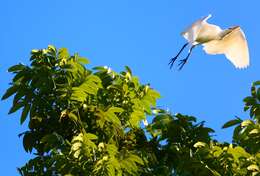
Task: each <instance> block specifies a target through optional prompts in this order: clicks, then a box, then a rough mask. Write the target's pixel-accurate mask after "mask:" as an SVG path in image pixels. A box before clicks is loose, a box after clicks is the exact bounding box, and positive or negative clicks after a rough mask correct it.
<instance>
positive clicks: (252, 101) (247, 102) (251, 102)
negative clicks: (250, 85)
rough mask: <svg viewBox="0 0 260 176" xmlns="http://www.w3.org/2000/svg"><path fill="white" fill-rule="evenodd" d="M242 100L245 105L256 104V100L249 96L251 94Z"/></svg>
mask: <svg viewBox="0 0 260 176" xmlns="http://www.w3.org/2000/svg"><path fill="white" fill-rule="evenodd" d="M243 101H244V102H245V103H246V105H247V106H248V105H255V104H256V100H255V99H254V98H253V97H251V96H248V97H246V98H244V100H243Z"/></svg>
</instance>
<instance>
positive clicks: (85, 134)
mask: <svg viewBox="0 0 260 176" xmlns="http://www.w3.org/2000/svg"><path fill="white" fill-rule="evenodd" d="M30 62H31V63H30V65H24V64H18V65H14V66H12V67H10V68H9V70H8V71H9V72H11V73H13V74H14V77H13V79H12V82H11V87H10V88H9V89H7V91H6V92H5V94H4V95H3V97H2V100H4V99H7V98H9V97H12V98H13V105H12V107H11V108H10V111H9V113H14V112H16V111H18V110H19V109H20V110H21V111H19V112H21V116H20V123H21V124H23V123H24V122H25V121H26V119H27V118H28V119H27V120H28V130H27V131H25V132H22V133H21V134H19V136H20V137H22V138H23V146H24V150H25V151H26V152H30V153H31V152H33V153H34V156H35V157H34V158H32V159H30V160H29V161H28V162H27V163H26V164H25V165H24V166H22V167H20V168H19V169H18V171H19V173H20V174H21V175H25V176H27V175H28V176H30V175H39V176H40V175H52V176H59V175H66V176H78V175H79V176H83V175H108V176H114V175H115V176H121V175H144V176H146V175H147V176H149V175H151V176H152V175H158V176H159V175H161V176H166V175H180V176H192V175H201V176H204V175H205V176H208V175H213V176H223V175H227V176H229V175H230V176H231V175H232V176H246V175H250V176H251V175H252V176H257V175H260V168H259V167H260V124H259V120H260V88H259V86H260V81H256V82H254V83H253V84H252V87H251V95H250V96H248V97H246V98H245V99H244V102H245V108H244V110H245V111H249V118H248V119H246V120H242V119H241V118H239V117H236V118H235V119H233V120H230V121H228V122H227V123H226V124H224V125H223V128H228V127H231V126H235V128H234V133H233V141H232V143H221V142H218V141H217V140H215V139H214V138H213V137H212V136H213V134H214V130H213V129H211V128H208V127H206V126H205V125H204V122H197V119H196V118H195V117H193V116H187V115H182V114H179V113H177V114H174V115H173V114H172V113H171V112H168V111H166V110H164V109H161V108H158V107H157V105H156V100H157V99H158V98H160V94H159V92H157V91H156V90H154V89H153V88H152V87H151V86H150V85H149V84H141V83H140V82H139V80H138V77H136V76H134V75H133V74H132V71H131V70H130V68H129V67H125V70H124V71H122V72H120V73H117V72H115V71H113V70H111V69H110V68H108V67H95V68H93V69H89V68H86V67H85V65H86V64H88V63H89V60H88V59H86V58H84V57H81V56H80V55H79V54H77V53H76V54H74V55H70V54H69V52H68V50H67V49H65V48H61V49H57V48H55V47H54V46H51V45H50V46H48V48H46V49H39V50H32V52H31V57H30ZM147 117H149V118H152V119H153V120H152V122H151V123H150V124H149V125H147V126H146V125H142V121H145V119H146V118H147Z"/></svg>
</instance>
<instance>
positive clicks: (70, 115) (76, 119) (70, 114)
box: [69, 112, 78, 122]
mask: <svg viewBox="0 0 260 176" xmlns="http://www.w3.org/2000/svg"><path fill="white" fill-rule="evenodd" d="M69 118H70V119H71V120H72V121H74V122H77V121H78V116H76V115H75V114H74V113H73V112H70V113H69Z"/></svg>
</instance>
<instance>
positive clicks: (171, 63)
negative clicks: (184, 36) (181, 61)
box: [168, 56, 178, 69]
mask: <svg viewBox="0 0 260 176" xmlns="http://www.w3.org/2000/svg"><path fill="white" fill-rule="evenodd" d="M177 58H178V57H177V56H176V57H173V58H171V60H170V62H169V64H168V65H170V69H171V68H172V67H173V64H174V62H175V61H176V59H177Z"/></svg>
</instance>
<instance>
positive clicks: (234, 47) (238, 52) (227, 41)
mask: <svg viewBox="0 0 260 176" xmlns="http://www.w3.org/2000/svg"><path fill="white" fill-rule="evenodd" d="M203 45H204V48H203V49H204V50H205V52H206V53H207V54H225V56H226V57H227V59H228V60H229V61H230V62H231V63H232V64H234V66H235V67H236V68H246V67H247V66H249V51H248V45H247V41H246V37H245V34H244V32H243V31H242V29H241V28H240V27H236V28H234V29H233V30H232V31H231V32H228V33H227V34H226V35H224V36H223V38H222V39H221V40H212V41H210V42H207V43H204V44H203Z"/></svg>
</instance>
